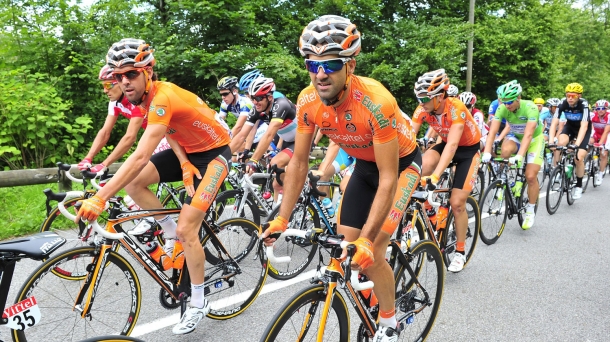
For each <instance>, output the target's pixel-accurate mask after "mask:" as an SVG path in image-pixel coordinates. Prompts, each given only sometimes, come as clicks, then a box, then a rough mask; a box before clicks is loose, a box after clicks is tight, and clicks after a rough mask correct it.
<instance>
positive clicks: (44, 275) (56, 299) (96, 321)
mask: <svg viewBox="0 0 610 342" xmlns="http://www.w3.org/2000/svg"><path fill="white" fill-rule="evenodd" d="M96 253H97V252H96V248H95V247H77V248H73V249H70V250H68V251H66V252H64V253H61V254H57V255H55V256H53V257H52V258H50V259H49V260H48V261H47V262H45V263H43V264H41V265H40V266H39V267H38V268H37V269H36V270H35V271H34V272H33V273H32V274H31V275H30V276H29V278H28V279H27V280H26V282H25V283H24V284H23V286H22V287H21V289H20V290H19V292H18V295H17V298H16V302H20V301H22V300H24V299H26V298H28V297H32V296H34V297H35V298H36V301H37V303H38V306H39V308H40V313H41V316H42V319H43V321H41V322H40V324H38V325H35V326H33V327H30V328H29V329H27V330H25V331H17V330H12V331H11V334H12V336H13V340H14V341H19V342H24V341H79V340H82V339H84V338H88V337H93V336H97V335H100V334H101V335H107V334H113V333H116V332H117V330H120V334H122V335H129V334H130V333H131V331H132V330H133V328H134V327H135V325H136V322H137V320H138V316H139V314H140V306H141V301H142V291H141V288H140V281H139V279H138V276H137V274H136V272H135V270H134V269H133V267H132V266H131V264H129V262H128V261H127V260H126V259H125V258H124V257H123V256H121V255H120V254H118V253H116V252H113V251H110V252H109V254H108V258H107V262H108V263H107V264H106V266H105V268H104V271H103V273H102V274H101V278H100V280H99V282H98V290H97V293H96V295H95V302H94V303H92V307H91V310H90V313H89V315H88V316H87V317H86V318H82V317H81V315H80V312H79V311H78V310H74V298H76V295H77V294H78V293H79V292H80V289H81V287H82V286H83V284H84V278H85V277H82V276H77V275H76V274H79V275H81V274H85V275H86V274H87V273H89V272H88V271H87V269H89V268H90V267H89V265H90V264H91V262H92V260H96ZM57 264H63V265H62V269H63V270H65V271H68V270H70V271H71V272H73V275H72V277H71V278H79V279H83V280H77V281H75V280H69V279H64V278H60V277H56V276H55V275H54V274H53V273H52V269H53V268H55V267H56V265H57ZM111 278H112V280H111ZM117 305H119V306H121V305H123V306H124V308H123V307H121V308H119V307H117ZM106 306H113V307H110V308H108V307H106ZM44 319H47V321H45V320H44ZM48 319H51V321H49V320H48ZM67 321H70V324H66V322H67ZM102 321H103V322H102ZM93 326H96V327H97V328H94V327H93ZM91 335H93V336H91Z"/></svg>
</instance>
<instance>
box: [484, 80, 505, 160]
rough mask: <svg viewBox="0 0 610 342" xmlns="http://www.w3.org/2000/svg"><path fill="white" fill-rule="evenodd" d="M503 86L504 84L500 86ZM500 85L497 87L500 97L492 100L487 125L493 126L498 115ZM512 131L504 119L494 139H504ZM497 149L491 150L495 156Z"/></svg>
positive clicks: (497, 93)
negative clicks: (493, 121)
mask: <svg viewBox="0 0 610 342" xmlns="http://www.w3.org/2000/svg"><path fill="white" fill-rule="evenodd" d="M500 87H502V86H500ZM500 87H498V89H496V95H498V98H497V99H495V100H493V101H492V102H491V104H490V105H489V111H488V112H487V115H488V117H487V126H488V127H489V126H491V123H492V120H493V118H494V116H495V115H496V110H498V106H499V105H500ZM509 132H510V127H508V125H507V124H506V120H502V122H501V123H500V129H499V130H498V132H497V133H496V137H495V138H494V141H503V140H504V138H505V137H506V136H507V135H508V133H509ZM495 153H496V151H491V154H492V155H494V156H495Z"/></svg>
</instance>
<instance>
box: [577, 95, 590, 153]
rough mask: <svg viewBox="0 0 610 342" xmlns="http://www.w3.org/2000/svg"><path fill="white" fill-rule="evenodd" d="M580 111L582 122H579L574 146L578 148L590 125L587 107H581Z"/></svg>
mask: <svg viewBox="0 0 610 342" xmlns="http://www.w3.org/2000/svg"><path fill="white" fill-rule="evenodd" d="M583 107H584V108H583V110H582V121H581V122H580V129H579V130H578V136H577V137H576V146H580V144H581V143H582V141H583V139H584V138H585V135H586V134H587V129H589V125H590V124H591V123H590V122H591V116H590V113H589V107H588V106H586V105H585V106H583Z"/></svg>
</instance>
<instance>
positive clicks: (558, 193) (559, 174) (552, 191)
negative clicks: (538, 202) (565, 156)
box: [546, 165, 564, 215]
mask: <svg viewBox="0 0 610 342" xmlns="http://www.w3.org/2000/svg"><path fill="white" fill-rule="evenodd" d="M563 182H564V176H563V167H562V166H561V165H558V166H556V167H555V168H554V169H553V172H551V176H550V177H549V184H548V185H547V187H546V211H547V212H548V213H549V215H553V214H555V212H557V208H559V203H561V197H562V196H563Z"/></svg>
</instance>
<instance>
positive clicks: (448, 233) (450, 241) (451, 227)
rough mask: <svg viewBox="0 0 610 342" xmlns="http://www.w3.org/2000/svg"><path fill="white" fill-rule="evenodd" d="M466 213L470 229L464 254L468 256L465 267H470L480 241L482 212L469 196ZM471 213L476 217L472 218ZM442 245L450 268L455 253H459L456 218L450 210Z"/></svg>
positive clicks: (467, 231) (467, 233)
mask: <svg viewBox="0 0 610 342" xmlns="http://www.w3.org/2000/svg"><path fill="white" fill-rule="evenodd" d="M466 212H467V213H468V214H469V215H468V217H469V218H468V228H467V230H466V241H465V246H464V252H465V255H466V262H465V263H464V267H466V265H468V262H469V261H470V259H471V258H472V255H473V254H474V250H475V248H476V245H477V240H478V239H479V235H480V230H481V211H480V209H479V205H478V204H477V201H476V200H475V199H474V198H473V197H472V196H468V197H467V198H466ZM470 213H472V214H474V215H472V216H471V215H470ZM441 245H442V246H444V249H445V251H444V252H445V261H446V263H447V267H449V265H450V264H451V261H452V260H453V257H454V256H455V253H457V251H456V247H457V246H456V245H457V235H456V231H455V217H454V216H453V210H451V209H449V215H448V217H447V228H446V229H445V234H444V236H443V241H442V242H441Z"/></svg>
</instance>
